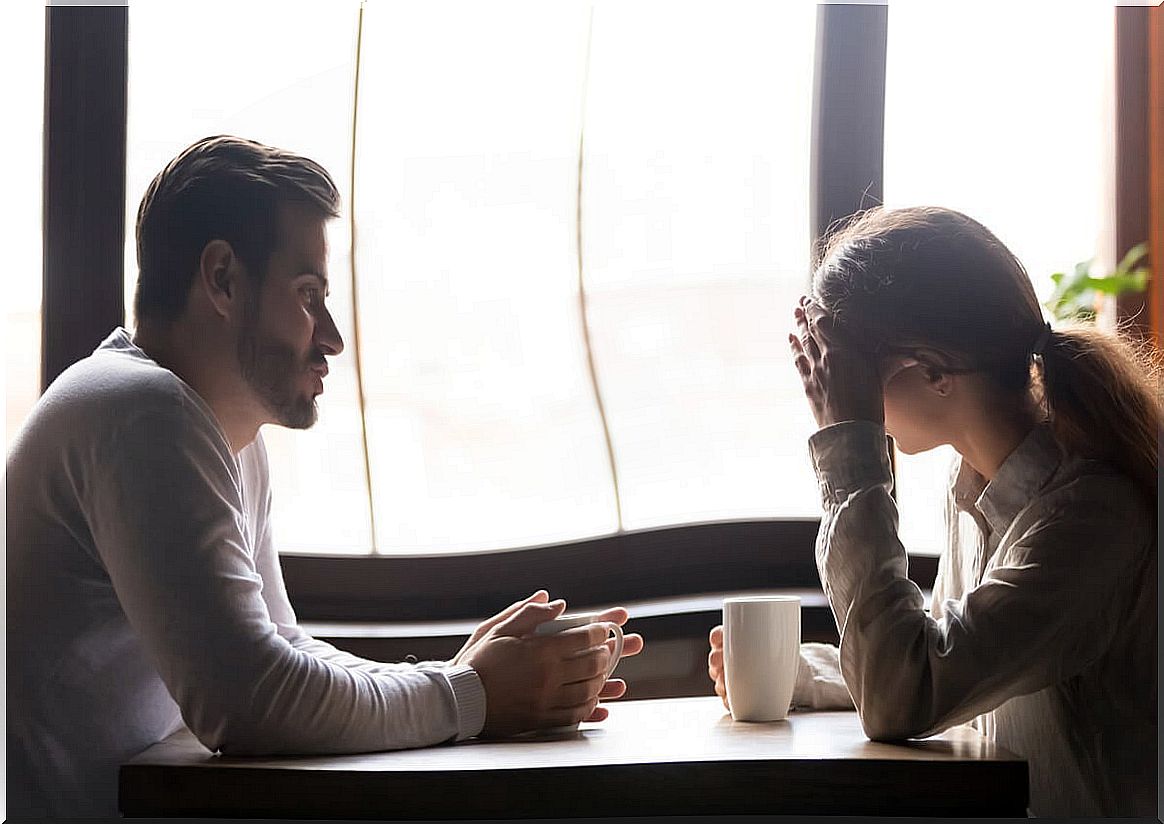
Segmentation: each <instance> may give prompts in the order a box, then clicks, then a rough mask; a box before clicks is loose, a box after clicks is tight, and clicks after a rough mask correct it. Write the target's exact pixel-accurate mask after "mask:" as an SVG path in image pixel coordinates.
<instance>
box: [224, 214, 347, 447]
mask: <svg viewBox="0 0 1164 824" xmlns="http://www.w3.org/2000/svg"><path fill="white" fill-rule="evenodd" d="M327 291H328V284H327V230H326V222H325V220H324V219H323V218H321V217H319V216H318V215H317V214H315V213H313V212H311V211H310V210H308V209H306V208H304V207H300V206H282V207H280V213H279V242H278V244H277V246H276V248H275V251H274V252H273V253H272V254H271V259H270V261H269V262H268V265H267V273H266V277H265V278H264V279H263V283H262V286H261V287H260V289H258V290H257V291H251V292H250V293H249V296H248V300H247V309H246V315H245V317H244V320H243V328H242V329H241V331H240V334H239V343H238V359H239V366H240V369H241V371H242V376H243V379H244V380H245V381H246V382H247V384H249V386H250V387H251V389H253V390H254V392H255V394H256V395H257V397H258V400H259V402H260V403H261V404H262V406H263V407H264V409H265V410H266V412H267V414H268V415H269V416H270V417H269V421H270V422H272V423H278V424H281V425H283V426H287V427H290V428H292V429H307V428H308V427H310V426H311V425H312V424H314V423H315V420H316V417H317V415H318V409H317V408H316V405H315V398H316V396H317V395H319V394H320V393H322V392H323V379H324V377H325V376H326V375H327V371H328V368H327V362H326V360H325V357H326V356H328V355H338V354H339V353H340V352H341V351H343V347H344V343H343V339H342V338H341V337H340V334H339V331H338V330H337V329H336V327H335V322H334V321H333V320H332V317H331V313H330V312H329V311H328V310H327V308H326V306H325V305H324V298H325V297H326V296H327Z"/></svg>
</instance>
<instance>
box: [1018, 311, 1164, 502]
mask: <svg viewBox="0 0 1164 824" xmlns="http://www.w3.org/2000/svg"><path fill="white" fill-rule="evenodd" d="M1038 354H1040V355H1041V360H1042V369H1040V370H1037V373H1041V374H1039V382H1040V383H1041V393H1040V394H1041V395H1042V401H1043V403H1044V404H1045V408H1046V413H1047V417H1048V420H1049V422H1050V425H1051V429H1052V432H1053V433H1054V436H1055V439H1056V440H1057V441H1058V442H1059V443H1060V444H1061V445H1062V446H1064V447H1065V448H1067V449H1068V450H1070V451H1072V452H1075V453H1077V454H1081V455H1084V456H1087V457H1092V458H1099V459H1102V460H1105V461H1107V462H1109V463H1111V464H1112V465H1114V466H1115V467H1117V468H1118V469H1119V470H1120V471H1121V472H1123V473H1124V474H1126V475H1127V476H1128V477H1130V478H1131V479H1132V480H1133V481H1135V483H1136V485H1137V486H1138V487H1139V488H1140V489H1141V490H1142V491H1143V492H1144V494H1145V496H1147V497H1148V499H1149V500H1150V502H1151V503H1152V504H1153V505H1155V502H1156V495H1157V491H1158V489H1159V473H1158V468H1159V457H1158V454H1159V453H1158V451H1157V450H1158V444H1159V437H1160V423H1161V415H1160V413H1161V397H1160V372H1161V359H1160V355H1159V353H1157V352H1156V351H1155V350H1154V349H1153V348H1152V346H1151V344H1150V343H1143V344H1134V343H1132V342H1131V341H1130V340H1129V339H1128V338H1127V337H1125V336H1124V335H1122V334H1119V333H1113V332H1108V331H1104V330H1102V329H1098V328H1096V327H1094V326H1091V325H1084V324H1076V325H1071V326H1067V327H1065V328H1061V329H1057V330H1055V331H1053V332H1052V333H1051V334H1050V335H1049V336H1048V337H1047V340H1046V342H1045V343H1044V345H1043V346H1042V351H1041V353H1038Z"/></svg>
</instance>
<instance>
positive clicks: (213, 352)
mask: <svg viewBox="0 0 1164 824" xmlns="http://www.w3.org/2000/svg"><path fill="white" fill-rule="evenodd" d="M133 343H134V345H135V346H137V347H138V348H139V349H141V350H142V351H143V352H145V353H146V355H148V356H149V357H150V359H151V360H153V361H154V362H155V363H157V364H158V365H159V366H161V367H163V368H165V369H169V370H170V371H171V372H173V373H174V374H175V375H177V376H178V377H179V378H181V379H182V381H183V382H184V383H185V384H186V385H187V386H189V387H190V388H191V389H193V390H194V391H195V392H197V393H198V396H199V397H200V398H202V400H203V401H204V402H205V403H206V405H207V406H209V407H210V409H211V411H212V412H213V413H214V417H215V419H216V420H217V422H218V425H219V427H220V428H221V429H222V431H223V433H224V434H225V435H226V439H227V442H228V443H229V444H230V451H231V453H232V454H234V455H237V454H238V453H239V452H240V451H242V449H243V448H245V447H246V446H247V445H249V444H250V443H251V442H252V441H254V439H255V437H256V436H257V435H258V432H259V427H260V426H261V425H262V423H263V421H262V418H261V417H260V415H259V414H257V411H256V403H255V401H254V400H253V398H252V396H251V393H250V391H249V390H248V388H247V386H246V383H245V381H244V380H243V378H242V376H241V375H239V373H238V366H237V358H236V357H235V356H234V353H233V350H232V349H231V348H230V345H229V342H223V341H221V340H216V338H215V335H214V334H208V333H207V330H202V331H201V332H199V331H198V330H194V329H190V328H189V327H188V326H187V325H186V324H184V323H183V322H181V321H176V322H174V323H171V324H168V325H162V324H158V323H151V322H146V323H140V324H138V326H137V328H136V329H135V330H134V334H133Z"/></svg>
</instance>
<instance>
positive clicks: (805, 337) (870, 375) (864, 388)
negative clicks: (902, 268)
mask: <svg viewBox="0 0 1164 824" xmlns="http://www.w3.org/2000/svg"><path fill="white" fill-rule="evenodd" d="M793 317H794V318H795V321H796V328H797V332H796V333H794V334H789V336H788V343H789V347H790V348H791V350H792V356H793V364H794V365H795V367H796V370H797V372H799V373H800V379H801V382H802V383H803V384H804V394H805V396H806V397H807V398H808V402H809V406H810V407H811V408H812V412H813V416H814V417H815V418H816V422H817V425H818V426H821V427H825V426H829V425H831V424H834V423H839V422H841V421H850V420H868V421H873V422H875V423H883V422H884V420H885V403H884V397H883V395H882V386H883V384H882V380H881V372H880V369H879V368H878V367H879V364H878V362H877V361H878V358H877V357H876V355H874V353H873V352H871V351H870V350H869V348H868V347H867V346H862V345H861V344H860V343H858V342H856V341H854V340H853V339H852V338H851V336H849V335H847V334H846V333H845V331H844V330H843V329H842V328H839V327H838V326H837V324H836V322H835V319H834V318H833V316H832V315H831V314H830V313H829V312H826V311H825V310H824V309H823V308H822V307H821V306H819V305H818V304H816V303H815V302H814V301H812V300H811V299H810V298H808V297H801V299H800V302H799V303H798V304H797V306H796V308H795V309H794V310H793ZM901 368H905V367H904V366H903V367H901ZM897 371H900V369H898V370H897Z"/></svg>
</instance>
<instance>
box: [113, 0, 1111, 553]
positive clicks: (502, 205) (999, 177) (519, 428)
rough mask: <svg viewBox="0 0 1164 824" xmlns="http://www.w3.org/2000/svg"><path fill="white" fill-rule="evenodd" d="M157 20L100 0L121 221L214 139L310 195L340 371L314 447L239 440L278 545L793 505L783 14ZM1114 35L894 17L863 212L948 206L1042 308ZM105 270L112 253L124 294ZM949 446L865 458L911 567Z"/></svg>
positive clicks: (1098, 132)
mask: <svg viewBox="0 0 1164 824" xmlns="http://www.w3.org/2000/svg"><path fill="white" fill-rule="evenodd" d="M173 9H174V5H173V4H172V3H162V2H160V0H135V2H134V3H132V4H131V7H130V28H129V54H130V67H129V77H130V90H129V91H130V94H129V147H128V148H129V151H128V164H129V166H128V186H127V191H128V195H129V197H128V199H129V204H128V213H129V215H130V222H129V225H130V226H132V217H133V214H134V211H135V210H136V206H137V201H138V199H139V198H140V196H141V193H142V192H143V191H144V189H145V187H146V185H147V184H148V182H149V179H150V177H151V176H152V175H153V174H154V173H155V172H156V171H157V170H158V169H159V168H161V166H162V165H163V164H164V163H165V162H166V161H167V160H168V159H169V158H171V157H172V156H173V155H174V154H175V153H176V152H177V151H179V150H180V149H181V148H183V147H184V146H186V145H188V144H189V143H190V142H192V141H194V140H196V139H198V138H200V137H203V136H205V135H207V134H212V133H221V132H227V133H234V134H239V135H244V136H248V137H253V138H255V139H258V140H261V141H264V142H267V143H272V144H275V145H279V146H284V147H287V148H290V149H293V150H296V151H299V152H302V153H304V154H307V155H309V156H311V157H314V158H315V159H317V160H319V161H320V162H322V163H323V164H324V165H325V166H327V167H328V168H329V169H330V170H331V171H332V172H333V174H334V175H335V177H336V179H337V181H338V182H339V184H340V186H341V190H342V191H343V194H344V200H345V211H344V216H343V217H342V218H341V219H340V220H339V221H336V222H335V223H334V224H333V226H332V230H331V246H332V249H331V257H330V268H331V280H332V284H333V287H332V298H331V305H332V310H333V312H334V313H335V315H336V317H337V321H338V323H339V326H340V329H341V331H342V332H343V334H344V336H345V338H346V339H347V342H348V350H347V352H345V354H344V355H342V356H340V357H339V358H336V359H335V361H334V367H333V371H332V377H331V378H330V379H329V381H328V385H327V392H326V394H325V395H324V396H323V397H322V398H321V401H320V407H321V417H320V423H319V424H318V425H317V426H316V427H315V428H314V429H313V430H311V431H309V432H306V433H303V432H287V431H284V430H280V429H277V428H271V427H268V428H267V429H266V430H265V433H264V434H265V437H266V439H267V443H268V447H269V450H270V452H271V457H272V474H273V483H274V486H275V501H276V512H275V524H276V530H277V540H278V543H279V546H280V548H281V549H283V550H284V551H289V552H332V553H369V552H378V553H384V554H400V553H442V552H465V551H475V550H485V549H497V548H512V547H522V546H528V545H534V544H543V543H550V542H556V541H565V540H571V539H580V538H586V537H593V536H599V535H605V534H611V533H614V532H617V531H620V530H636V529H641V528H647V527H655V526H662V525H669V524H684V523H693V522H700V521H714V520H723V519H756V518H771V517H777V518H780V517H787V518H801V519H811V518H814V517H816V516H817V515H818V514H819V502H818V497H817V490H816V485H815V482H814V480H813V477H812V473H811V468H810V465H809V461H808V456H807V448H806V440H807V437H808V436H809V434H811V432H812V431H813V429H814V425H813V422H812V420H811V417H810V415H809V412H808V408H807V405H806V404H805V403H804V400H803V396H802V392H801V389H800V386H799V381H798V379H797V377H796V374H795V371H794V370H793V369H792V367H791V366H790V364H789V363H788V355H787V351H786V344H785V343H784V333H785V332H786V330H787V329H788V328H789V327H790V325H791V323H790V317H789V307H790V306H791V305H792V303H793V301H794V299H795V297H796V295H798V294H799V293H801V292H802V291H803V290H804V289H805V286H806V284H807V278H808V267H809V248H810V242H811V237H810V227H809V203H808V192H809V188H810V181H809V167H810V162H809V157H810V146H809V141H810V136H811V128H810V122H811V111H812V105H813V99H812V96H813V63H814V59H815V57H816V55H814V53H813V49H814V48H815V46H816V44H817V42H818V41H817V37H816V24H817V10H816V8H815V6H814V5H813V4H809V3H789V4H776V3H769V2H753V3H744V2H728V3H715V4H711V3H675V2H646V1H645V0H622V1H621V2H615V1H614V0H596V1H595V2H583V0H564V1H563V2H556V3H552V4H551V3H545V2H534V1H533V0H527V1H526V2H518V1H517V0H504V2H450V1H449V0H443V1H442V2H433V3H419V2H393V1H392V0H367V2H365V3H364V4H362V5H361V4H360V3H359V0H342V2H336V3H329V4H326V5H323V4H318V3H311V4H307V3H303V4H288V3H277V4H276V3H272V2H263V3H260V2H237V1H236V2H229V3H223V2H219V3H211V4H206V3H201V4H199V5H198V12H197V13H195V14H182V15H181V16H180V19H178V18H176V17H175V12H174V10H173ZM1112 19H1113V13H1112V7H1111V6H1102V5H1098V6H1091V7H1089V8H1083V7H1081V8H1079V9H1075V10H1073V11H1072V12H1071V13H1070V14H1064V13H1057V12H1056V11H1054V10H1052V9H1051V8H1049V7H1047V6H1045V5H1042V4H1035V5H1032V4H1008V5H1000V4H995V5H985V6H981V5H977V6H973V7H970V6H959V5H956V4H948V3H940V4H937V3H928V4H926V3H910V4H897V3H895V4H894V5H893V6H892V8H891V9H890V12H889V40H888V54H887V83H886V103H885V115H886V116H885V179H884V192H885V202H886V204H887V205H889V206H901V205H907V204H918V203H931V204H940V205H946V206H951V207H954V208H958V209H961V210H963V211H966V212H967V213H969V214H971V215H972V216H974V217H976V218H978V219H980V220H981V221H982V222H984V223H985V224H986V225H987V226H989V227H990V228H992V229H993V230H994V231H995V232H996V233H997V234H998V235H999V236H1000V237H1001V238H1002V239H1003V241H1004V242H1006V243H1007V244H1009V245H1010V246H1011V247H1012V248H1013V249H1014V251H1015V252H1016V253H1017V254H1018V255H1019V257H1020V258H1021V259H1022V260H1023V261H1024V263H1025V264H1026V265H1027V267H1028V270H1029V272H1030V274H1031V277H1032V279H1033V281H1034V283H1035V285H1036V289H1037V290H1038V291H1039V292H1040V294H1044V295H1045V293H1046V291H1047V289H1048V288H1049V285H1050V280H1049V278H1048V275H1049V274H1050V273H1051V272H1053V271H1057V270H1061V269H1063V268H1064V267H1069V266H1071V265H1072V264H1074V263H1075V262H1076V261H1079V260H1083V259H1086V258H1089V257H1092V256H1093V255H1096V254H1097V253H1099V254H1101V255H1102V254H1104V253H1107V251H1108V250H1107V248H1106V246H1105V243H1106V240H1105V238H1106V235H1105V231H1106V230H1105V224H1104V219H1103V216H1104V215H1106V214H1107V213H1108V212H1109V211H1110V196H1109V194H1108V192H1107V190H1106V189H1105V181H1107V180H1109V179H1110V175H1109V174H1108V170H1107V168H1106V165H1105V164H1106V162H1107V161H1106V157H1107V154H1106V149H1105V146H1106V140H1107V137H1106V134H1107V132H1109V131H1110V129H1111V122H1112V118H1111V112H1110V102H1109V99H1108V95H1107V89H1108V87H1109V86H1110V85H1111V68H1110V67H1111V64H1112V42H1113V35H1112ZM223 20H230V25H229V26H223V25H222V21H223ZM176 27H177V28H180V30H181V36H180V37H178V36H175V31H176ZM208 43H213V44H214V46H213V48H214V54H215V56H216V58H217V59H207V55H206V49H207V44H208ZM357 55H358V56H357ZM357 68H358V71H357ZM357 78H358V83H357ZM831 105H837V102H836V101H833V102H832V104H831ZM840 105H844V104H843V103H841V104H840ZM135 271H136V266H135V264H134V261H133V249H132V237H130V238H129V242H128V243H127V273H128V280H127V284H126V288H127V295H128V294H131V291H132V280H133V275H134V273H135ZM357 354H358V358H357ZM357 363H358V364H359V367H360V368H359V369H357ZM950 457H951V455H950V452H949V450H938V451H936V452H935V453H931V454H928V455H924V456H918V457H906V456H899V460H898V469H899V477H898V500H899V504H900V508H901V515H902V517H901V531H902V536H903V539H904V541H905V543H906V546H907V548H908V549H910V551H915V552H923V553H924V552H931V553H936V552H937V551H939V550H940V548H941V546H942V543H943V527H942V514H941V513H942V509H943V508H942V499H943V496H944V490H945V483H946V474H947V469H948V463H949V460H950Z"/></svg>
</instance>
